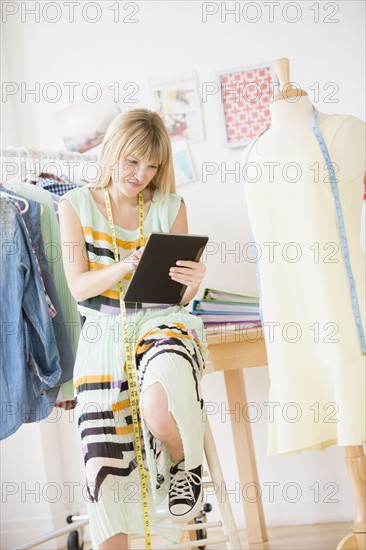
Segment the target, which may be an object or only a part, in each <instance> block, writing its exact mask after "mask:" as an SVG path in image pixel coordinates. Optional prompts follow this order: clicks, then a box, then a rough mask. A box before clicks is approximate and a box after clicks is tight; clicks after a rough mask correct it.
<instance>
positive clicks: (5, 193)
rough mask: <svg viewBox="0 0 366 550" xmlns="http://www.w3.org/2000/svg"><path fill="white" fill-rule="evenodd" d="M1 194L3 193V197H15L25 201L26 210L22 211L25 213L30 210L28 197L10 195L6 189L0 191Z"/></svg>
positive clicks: (17, 199)
mask: <svg viewBox="0 0 366 550" xmlns="http://www.w3.org/2000/svg"><path fill="white" fill-rule="evenodd" d="M0 194H1V196H2V197H7V198H9V199H14V200H16V201H21V202H23V203H24V205H25V208H24V210H21V211H20V213H21V214H25V212H27V211H28V210H29V202H28V201H27V200H26V199H24V198H23V197H19V196H18V195H10V194H9V193H7V192H6V191H0Z"/></svg>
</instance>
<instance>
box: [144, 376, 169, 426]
mask: <svg viewBox="0 0 366 550" xmlns="http://www.w3.org/2000/svg"><path fill="white" fill-rule="evenodd" d="M141 408H142V413H143V416H144V420H145V421H146V423H147V425H148V426H149V428H150V430H152V431H153V433H154V432H155V433H156V432H157V433H159V434H164V433H166V432H167V431H169V430H170V429H171V427H172V423H173V422H174V420H173V417H172V415H171V414H170V412H169V411H168V396H167V394H166V391H165V389H164V387H163V386H162V384H160V382H157V383H155V384H152V385H151V386H149V387H148V388H146V390H144V392H143V394H142V396H141Z"/></svg>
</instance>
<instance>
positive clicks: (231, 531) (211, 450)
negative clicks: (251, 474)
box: [205, 419, 242, 550]
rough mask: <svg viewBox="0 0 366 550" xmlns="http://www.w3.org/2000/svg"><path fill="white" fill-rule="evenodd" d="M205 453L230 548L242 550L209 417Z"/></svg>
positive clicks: (231, 549)
mask: <svg viewBox="0 0 366 550" xmlns="http://www.w3.org/2000/svg"><path fill="white" fill-rule="evenodd" d="M205 455H206V460H207V465H208V469H209V471H210V476H211V479H212V481H214V482H215V483H217V485H218V487H219V490H218V494H217V503H218V505H219V508H220V514H221V519H222V524H223V527H224V530H225V533H226V535H227V536H228V537H229V542H228V543H227V547H228V549H229V550H241V548H242V546H241V545H240V540H239V535H238V531H237V529H236V525H235V521H234V516H233V513H232V510H231V504H230V501H229V499H228V496H227V494H225V495H223V487H226V484H225V482H224V477H223V475H222V470H221V466H220V461H219V457H218V454H217V451H216V445H215V442H214V438H213V435H212V431H211V427H210V423H209V421H208V419H207V420H206V429H205Z"/></svg>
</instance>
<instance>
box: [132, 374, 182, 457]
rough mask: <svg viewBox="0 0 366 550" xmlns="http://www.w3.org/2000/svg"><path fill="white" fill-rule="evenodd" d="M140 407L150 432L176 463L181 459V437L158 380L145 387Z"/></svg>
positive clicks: (164, 392)
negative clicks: (164, 446)
mask: <svg viewBox="0 0 366 550" xmlns="http://www.w3.org/2000/svg"><path fill="white" fill-rule="evenodd" d="M141 407H142V413H143V416H144V419H145V422H146V424H147V426H148V428H149V430H150V432H151V433H152V434H153V436H154V437H156V438H157V439H158V440H159V441H161V442H162V443H164V444H165V445H166V446H167V448H168V449H169V452H170V456H171V458H172V460H173V461H174V462H176V463H178V462H180V461H181V460H183V458H184V453H183V443H182V438H181V436H180V433H179V430H178V426H177V423H176V421H175V420H174V418H173V415H172V414H171V413H170V412H169V411H168V397H167V394H166V391H165V389H164V388H163V386H162V384H160V382H156V383H155V384H152V385H151V386H149V387H148V388H146V390H145V391H144V393H143V396H142V399H141Z"/></svg>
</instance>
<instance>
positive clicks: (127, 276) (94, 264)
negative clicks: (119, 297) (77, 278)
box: [88, 260, 132, 296]
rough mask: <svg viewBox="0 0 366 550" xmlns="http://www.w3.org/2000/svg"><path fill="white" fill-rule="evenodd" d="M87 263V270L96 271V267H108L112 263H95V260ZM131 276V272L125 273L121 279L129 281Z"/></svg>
mask: <svg viewBox="0 0 366 550" xmlns="http://www.w3.org/2000/svg"><path fill="white" fill-rule="evenodd" d="M88 264H89V270H90V271H98V269H104V268H106V267H110V266H111V265H113V264H99V263H96V262H91V261H90V260H89V262H88ZM131 277H132V273H127V274H126V275H125V276H124V277H123V280H126V281H129V280H130V279H131ZM103 296H104V294H103Z"/></svg>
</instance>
